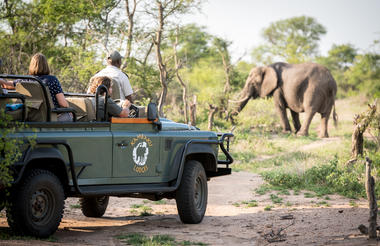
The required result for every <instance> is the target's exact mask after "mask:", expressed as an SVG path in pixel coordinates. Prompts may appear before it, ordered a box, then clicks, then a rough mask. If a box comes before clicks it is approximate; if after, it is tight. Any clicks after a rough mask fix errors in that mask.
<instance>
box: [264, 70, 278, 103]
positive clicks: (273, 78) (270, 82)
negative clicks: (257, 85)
mask: <svg viewBox="0 0 380 246" xmlns="http://www.w3.org/2000/svg"><path fill="white" fill-rule="evenodd" d="M277 82H278V79H277V73H276V71H275V70H274V69H273V68H272V67H265V69H264V71H263V83H262V84H261V89H260V97H266V96H268V95H269V94H270V93H271V92H272V91H273V90H274V89H276V87H277Z"/></svg>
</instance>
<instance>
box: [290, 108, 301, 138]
mask: <svg viewBox="0 0 380 246" xmlns="http://www.w3.org/2000/svg"><path fill="white" fill-rule="evenodd" d="M290 112H291V113H292V118H293V125H294V129H295V132H296V133H297V132H298V131H299V130H300V128H301V122H300V115H299V113H297V112H295V111H293V110H290Z"/></svg>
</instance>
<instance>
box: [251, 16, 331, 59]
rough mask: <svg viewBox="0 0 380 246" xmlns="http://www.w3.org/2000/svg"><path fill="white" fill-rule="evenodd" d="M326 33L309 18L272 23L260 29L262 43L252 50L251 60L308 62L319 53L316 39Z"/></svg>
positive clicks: (295, 18)
mask: <svg viewBox="0 0 380 246" xmlns="http://www.w3.org/2000/svg"><path fill="white" fill-rule="evenodd" d="M325 33H326V29H325V27H324V26H322V25H321V24H319V23H318V22H317V20H316V19H314V18H312V17H307V16H299V17H293V18H289V19H285V20H280V21H276V22H273V23H272V24H270V25H269V27H267V28H265V29H264V30H263V32H262V37H263V39H264V41H265V44H263V45H260V46H258V47H256V48H255V49H254V50H253V52H252V56H253V59H254V62H256V63H266V64H268V63H273V62H275V61H285V62H289V63H301V62H304V61H308V60H310V59H312V58H314V57H315V56H317V55H318V42H319V41H320V39H321V36H322V35H324V34H325Z"/></svg>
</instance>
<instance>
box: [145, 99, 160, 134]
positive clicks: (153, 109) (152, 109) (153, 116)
mask: <svg viewBox="0 0 380 246" xmlns="http://www.w3.org/2000/svg"><path fill="white" fill-rule="evenodd" d="M147 111H148V112H147V116H148V120H149V121H152V123H153V124H154V125H155V126H157V130H161V127H162V124H161V122H160V120H159V118H158V112H157V106H156V104H155V103H149V104H148V110H147Z"/></svg>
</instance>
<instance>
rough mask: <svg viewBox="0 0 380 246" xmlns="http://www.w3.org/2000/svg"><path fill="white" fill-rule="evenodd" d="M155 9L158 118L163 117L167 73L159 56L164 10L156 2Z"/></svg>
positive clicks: (166, 91) (159, 3)
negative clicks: (156, 20) (156, 13)
mask: <svg viewBox="0 0 380 246" xmlns="http://www.w3.org/2000/svg"><path fill="white" fill-rule="evenodd" d="M157 7H158V23H159V24H158V28H157V31H156V38H155V45H156V56H157V65H158V69H159V71H160V83H161V95H160V99H159V101H158V112H159V115H160V116H162V117H163V116H164V111H163V109H164V105H165V102H166V95H167V93H168V82H167V79H168V78H167V77H168V73H167V70H166V66H165V64H164V62H163V60H162V55H161V39H162V32H163V31H164V13H163V11H164V9H163V7H162V3H161V2H158V1H157Z"/></svg>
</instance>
